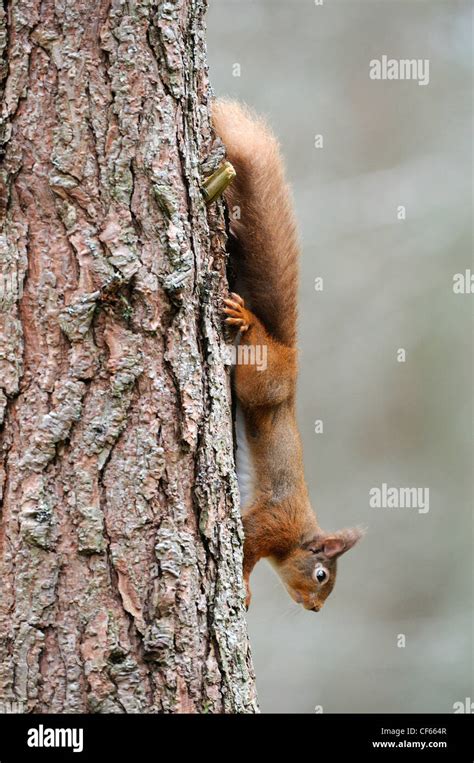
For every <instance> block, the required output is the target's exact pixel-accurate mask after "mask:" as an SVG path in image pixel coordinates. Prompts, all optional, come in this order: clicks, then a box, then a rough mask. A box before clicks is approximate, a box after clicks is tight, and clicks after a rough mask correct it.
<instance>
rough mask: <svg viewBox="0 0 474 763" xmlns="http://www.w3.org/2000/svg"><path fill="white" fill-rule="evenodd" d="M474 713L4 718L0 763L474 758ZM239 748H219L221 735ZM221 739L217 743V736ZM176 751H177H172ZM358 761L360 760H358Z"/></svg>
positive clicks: (1, 717) (458, 761)
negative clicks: (255, 753) (257, 752)
mask: <svg viewBox="0 0 474 763" xmlns="http://www.w3.org/2000/svg"><path fill="white" fill-rule="evenodd" d="M472 721H473V716H472V715H462V714H460V715H456V714H452V715H329V714H327V715H323V714H320V715H318V714H314V715H286V716H285V715H271V714H266V715H241V716H231V715H227V716H226V715H219V716H217V715H215V716H210V715H203V716H197V715H188V716H184V715H16V714H12V715H0V763H16V762H17V761H23V760H31V761H43V760H48V761H54V760H58V761H60V760H61V761H69V760H73V761H78V760H87V761H101V763H102V762H103V761H104V760H106V759H107V758H110V757H111V756H113V757H114V758H115V757H117V759H118V760H122V759H124V758H128V757H130V759H132V756H133V761H134V763H135V760H137V759H141V758H145V759H149V760H160V759H163V758H168V759H169V758H170V757H173V753H172V749H173V747H172V745H176V748H175V750H176V755H178V756H180V757H181V756H182V755H183V753H186V752H189V754H191V755H195V754H196V753H197V752H198V751H199V755H200V756H202V755H204V756H205V755H206V754H209V756H210V757H212V758H214V757H215V754H216V752H217V751H218V752H219V755H220V756H222V755H223V754H224V755H225V754H226V753H227V752H229V753H230V754H232V755H237V754H239V753H238V751H237V749H236V746H238V747H239V748H241V754H242V755H245V757H247V755H248V753H249V751H251V750H252V749H254V744H255V742H254V741H253V740H254V739H255V740H256V741H258V745H259V747H260V748H262V753H261V754H265V757H267V756H268V755H269V754H272V753H273V752H277V753H280V754H281V753H283V750H284V749H286V748H287V747H289V749H290V750H291V751H292V752H291V755H292V756H293V757H294V756H295V755H308V756H309V757H310V758H316V759H317V760H319V759H321V757H322V755H323V754H324V755H325V756H327V755H334V756H340V755H342V754H349V755H351V756H352V755H362V756H364V757H362V760H364V758H365V757H366V756H367V755H370V756H374V757H375V759H377V758H380V759H384V760H386V759H388V758H389V757H390V758H392V759H394V758H398V756H399V755H400V754H403V755H406V754H407V753H411V754H412V756H413V757H417V758H419V760H425V759H426V760H430V759H432V758H434V757H436V759H444V760H453V761H456V763H463V762H464V761H466V762H469V763H471V762H472V760H473V757H474V755H473V753H474V744H473V723H472ZM220 733H223V734H225V735H226V736H225V739H226V740H227V742H224V745H225V744H229V745H231V748H230V749H228V748H226V746H224V747H222V746H221V747H219V748H216V746H215V744H214V735H215V734H220ZM210 734H212V735H213V736H212V737H210V736H209V735H210ZM170 747H171V750H170ZM351 759H352V758H351Z"/></svg>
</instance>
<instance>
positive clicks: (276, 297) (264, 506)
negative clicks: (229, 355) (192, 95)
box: [213, 101, 361, 611]
mask: <svg viewBox="0 0 474 763" xmlns="http://www.w3.org/2000/svg"><path fill="white" fill-rule="evenodd" d="M213 122H214V126H215V129H216V132H217V133H218V135H219V136H220V138H221V139H222V141H223V143H224V145H225V147H226V150H227V155H228V158H229V160H230V161H231V163H232V164H233V165H234V168H235V170H236V172H237V177H236V179H235V181H234V183H233V184H232V185H231V186H230V187H229V188H228V190H227V191H226V200H227V203H228V206H229V211H230V226H231V233H232V235H233V236H235V238H236V240H237V243H238V252H237V255H238V261H237V263H236V268H237V273H238V280H239V282H240V284H241V292H242V294H243V296H244V297H245V300H244V299H242V297H241V296H239V295H238V294H231V295H230V297H229V299H227V300H225V308H224V312H225V314H226V315H227V322H228V323H229V325H230V326H232V327H233V328H234V329H236V330H238V331H239V332H240V344H243V345H248V346H250V347H252V346H254V347H255V346H260V347H263V346H265V347H266V349H267V367H266V369H265V370H262V369H259V368H258V367H256V365H255V364H253V365H251V364H248V365H245V364H239V363H237V365H236V368H235V379H234V382H235V390H236V393H237V397H238V399H239V403H240V405H241V407H242V411H243V414H244V420H245V428H246V436H247V440H248V443H249V447H250V451H251V456H252V460H253V464H254V467H255V473H256V474H257V479H258V483H257V485H256V487H255V490H254V496H253V500H252V502H251V504H250V505H249V506H246V507H244V517H243V522H244V531H245V544H244V578H245V581H246V585H247V604H248V603H249V602H250V588H249V576H250V573H251V571H252V569H253V567H254V566H255V564H256V562H258V560H259V559H261V558H262V557H268V558H270V560H271V561H272V562H273V563H274V565H275V567H276V569H277V571H278V573H279V574H280V577H281V578H282V580H283V582H284V584H285V586H286V587H287V589H288V591H289V593H290V595H291V596H292V597H293V598H294V599H295V600H296V601H298V602H300V603H302V604H303V606H304V607H305V608H306V609H311V610H313V611H319V609H320V608H321V606H322V605H323V603H324V601H325V599H326V598H327V596H328V595H329V593H330V592H331V590H332V589H333V587H334V582H335V579H336V566H337V559H338V557H339V556H340V555H341V554H343V553H344V552H345V551H347V550H348V549H349V548H351V547H352V546H353V545H354V543H355V542H356V541H357V540H358V539H359V537H360V535H361V532H360V531H359V530H341V531H339V532H338V533H332V534H329V533H325V532H324V531H323V530H321V528H320V527H319V524H318V522H317V519H316V515H315V513H314V512H313V510H312V508H311V504H310V501H309V497H308V491H307V487H306V482H305V478H304V471H303V454H302V449H301V442H300V435H299V432H298V428H297V424H296V415H295V390H296V377H297V358H296V321H297V288H298V257H299V250H298V242H297V235H296V225H295V218H294V213H293V209H292V204H291V197H290V192H289V189H288V186H287V185H286V182H285V177H284V170H283V163H282V160H281V156H280V151H279V147H278V143H277V141H276V139H275V137H274V135H273V134H272V132H271V131H270V129H269V128H268V127H267V126H266V124H265V122H264V121H263V120H262V119H261V118H259V117H257V116H255V115H253V114H252V113H251V112H250V111H249V109H247V108H246V107H243V106H241V105H239V104H238V103H235V102H229V101H216V102H215V104H214V106H213ZM236 209H238V211H239V213H240V214H239V215H238V217H239V218H240V219H235V217H236V216H235V212H236ZM239 288H240V287H239ZM247 305H248V306H247ZM318 570H319V571H320V572H319V574H321V570H323V571H324V575H325V579H324V581H322V582H320V581H319V580H318V579H316V577H315V576H316V573H317V571H318Z"/></svg>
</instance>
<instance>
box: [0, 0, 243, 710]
mask: <svg viewBox="0 0 474 763" xmlns="http://www.w3.org/2000/svg"><path fill="white" fill-rule="evenodd" d="M6 7H7V13H5V12H4V9H3V7H1V9H0V90H1V92H2V93H3V101H2V111H1V116H0V147H1V151H2V159H1V166H0V213H1V223H2V230H1V232H0V267H1V275H2V277H3V280H2V284H5V283H8V284H15V289H13V288H11V289H10V290H9V291H8V290H7V291H5V289H4V293H3V295H2V297H3V298H2V300H1V301H0V414H1V415H0V421H1V422H3V423H2V429H1V435H0V437H1V439H0V447H1V451H0V455H1V460H0V489H1V500H2V504H1V522H0V565H1V575H2V596H1V600H0V698H1V699H2V700H3V701H10V702H20V703H23V706H24V707H25V708H26V709H27V710H28V711H32V712H130V713H132V712H146V713H149V712H172V713H175V712H255V710H256V699H255V685H254V678H253V671H252V665H251V660H250V655H249V648H248V638H247V633H246V625H245V617H244V610H243V590H242V575H241V561H242V532H241V522H240V516H239V510H238V493H237V486H236V480H235V471H234V460H233V447H232V433H231V416H230V391H229V376H228V369H226V367H225V357H224V353H223V346H222V345H223V338H222V326H221V316H220V303H221V298H222V295H223V294H224V292H225V289H226V277H225V262H226V255H225V231H224V221H223V214H222V207H221V205H220V204H217V205H215V206H214V207H212V208H210V209H209V210H208V211H206V206H205V203H204V199H203V197H202V194H201V191H200V187H201V183H202V179H203V176H204V175H205V174H208V173H209V172H211V171H212V170H214V169H215V168H216V166H217V165H218V163H219V161H220V160H221V159H222V155H223V151H222V146H220V145H219V143H218V141H216V140H215V138H214V136H213V133H212V129H211V124H210V114H209V107H210V93H209V85H208V79H207V64H206V51H205V38H204V14H205V2H204V0H167V1H166V2H156V1H155V2H154V1H153V0H134V2H133V3H130V2H125V0H101V2H96V0H42V2H40V0H13V1H12V2H8V3H7V6H6ZM2 53H3V58H2ZM2 61H4V63H1V62H2Z"/></svg>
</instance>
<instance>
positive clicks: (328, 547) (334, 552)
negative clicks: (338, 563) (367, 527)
mask: <svg viewBox="0 0 474 763" xmlns="http://www.w3.org/2000/svg"><path fill="white" fill-rule="evenodd" d="M364 534H365V531H364V530H362V529H361V528H360V527H353V528H351V529H347V530H339V532H337V533H334V535H327V536H326V537H325V538H324V539H323V542H322V547H323V553H324V555H325V556H327V557H328V558H329V559H333V558H334V557H337V556H341V554H345V552H346V551H349V549H350V548H352V546H355V544H356V543H357V541H358V540H360V539H361V538H362V536H363V535H364Z"/></svg>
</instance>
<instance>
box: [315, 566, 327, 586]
mask: <svg viewBox="0 0 474 763" xmlns="http://www.w3.org/2000/svg"><path fill="white" fill-rule="evenodd" d="M326 578H327V572H325V571H324V570H323V569H322V567H321V568H320V569H319V570H316V580H317V581H318V583H323V582H324V581H325V580H326Z"/></svg>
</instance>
